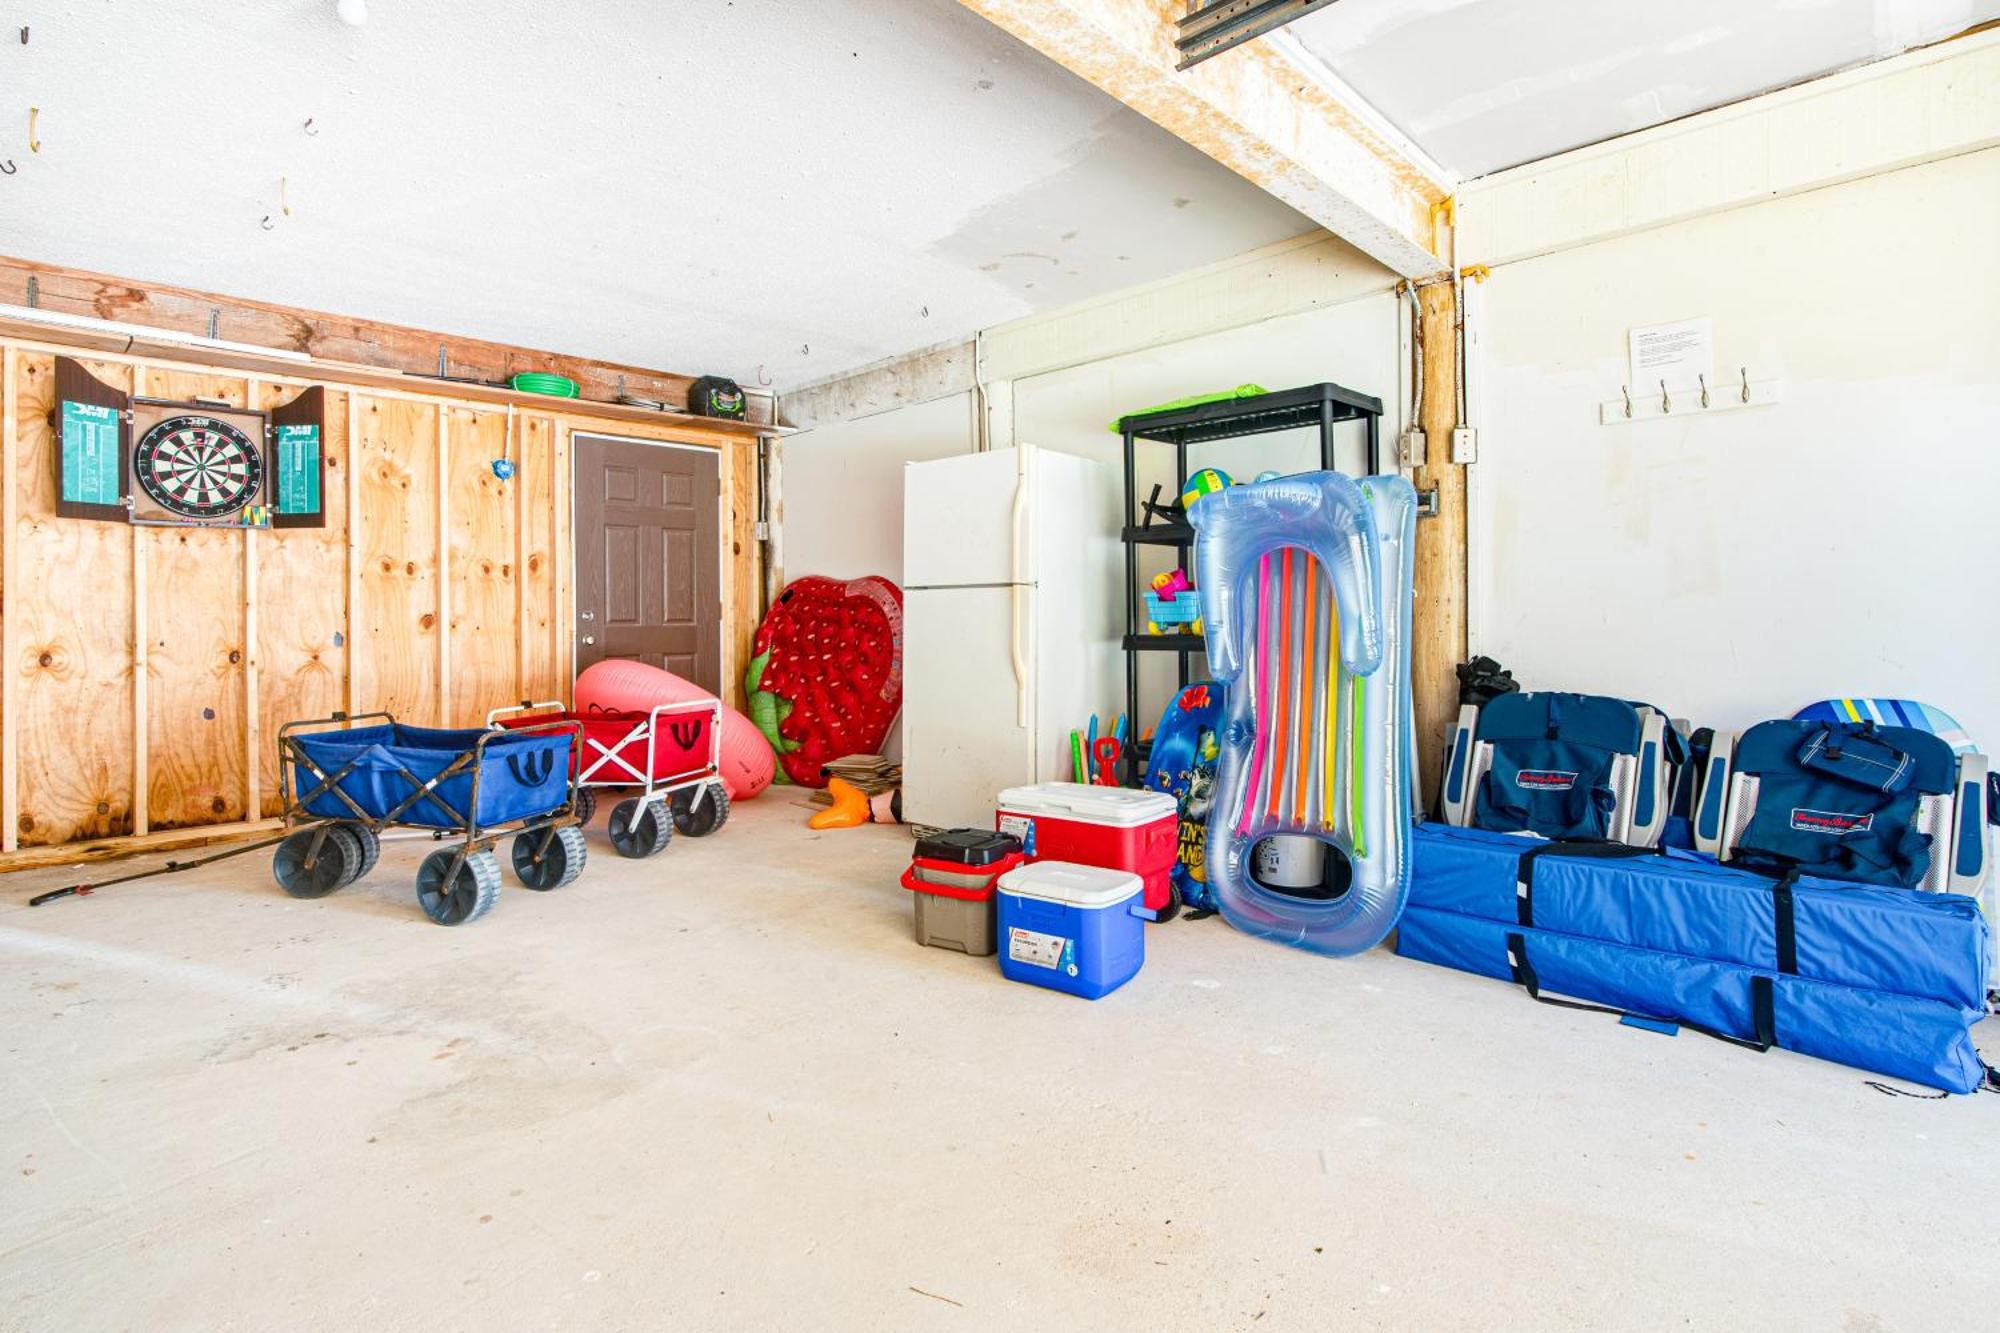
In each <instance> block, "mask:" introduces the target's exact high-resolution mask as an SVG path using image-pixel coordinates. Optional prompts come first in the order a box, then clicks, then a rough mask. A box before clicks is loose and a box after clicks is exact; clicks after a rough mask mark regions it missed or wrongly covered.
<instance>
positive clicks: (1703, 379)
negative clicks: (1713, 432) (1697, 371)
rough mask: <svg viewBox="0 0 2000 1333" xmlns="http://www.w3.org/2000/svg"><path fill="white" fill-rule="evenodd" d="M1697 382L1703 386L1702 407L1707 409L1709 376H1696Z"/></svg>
mask: <svg viewBox="0 0 2000 1333" xmlns="http://www.w3.org/2000/svg"><path fill="white" fill-rule="evenodd" d="M1695 381H1696V383H1698V384H1700V385H1701V405H1702V406H1703V407H1707V406H1708V376H1706V375H1696V376H1695Z"/></svg>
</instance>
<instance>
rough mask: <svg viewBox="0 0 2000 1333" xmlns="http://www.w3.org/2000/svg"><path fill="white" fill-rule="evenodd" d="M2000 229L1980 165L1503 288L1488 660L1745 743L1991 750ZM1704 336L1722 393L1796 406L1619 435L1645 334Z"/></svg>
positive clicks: (1491, 425) (1998, 508) (1493, 359)
mask: <svg viewBox="0 0 2000 1333" xmlns="http://www.w3.org/2000/svg"><path fill="white" fill-rule="evenodd" d="M1891 151H1892V150H1891ZM1708 165H1712V159H1711V160H1710V162H1709V163H1708ZM1654 167H1655V170H1656V172H1657V173H1671V172H1673V171H1674V170H1677V169H1684V170H1686V171H1688V172H1690V173H1698V172H1700V171H1702V170H1703V169H1704V163H1703V162H1701V161H1689V160H1683V163H1682V165H1681V166H1680V167H1676V166H1675V164H1674V163H1673V162H1671V161H1665V160H1657V159H1656V161H1655V163H1654ZM1605 178H1606V180H1607V181H1612V180H1615V179H1620V178H1621V177H1618V176H1617V175H1616V174H1615V173H1607V174H1606V177H1605ZM1672 184H1673V178H1672V176H1671V175H1670V174H1669V175H1668V176H1667V178H1666V179H1654V180H1652V181H1651V182H1650V183H1649V186H1648V188H1649V190H1651V191H1652V193H1654V194H1655V195H1663V193H1670V192H1671V187H1672ZM1606 188H1607V189H1610V188H1613V186H1611V185H1609V184H1607V186H1606ZM1480 206H1481V199H1480V196H1479V194H1478V193H1477V192H1473V193H1471V194H1469V195H1468V197H1467V199H1466V200H1465V201H1464V203H1463V205H1462V216H1463V217H1464V219H1465V223H1464V225H1465V232H1466V234H1467V235H1472V234H1474V233H1475V232H1476V229H1477V228H1478V227H1479V226H1480V219H1479V216H1478V210H1479V208H1480ZM1509 208H1510V209H1512V210H1515V211H1514V212H1512V213H1511V214H1510V216H1509V217H1508V218H1507V227H1508V228H1510V229H1512V230H1513V231H1519V230H1520V226H1521V222H1520V218H1519V216H1518V208H1519V200H1518V199H1515V200H1510V201H1509ZM1996 217H2000V150H1995V149H1987V150H1985V151H1979V152H1971V153H1963V154H1960V155H1957V156H1951V157H1948V158H1945V159H1944V160H1938V161H1933V162H1929V163H1927V164H1924V165H1918V166H1909V167H1903V168H1901V169H1896V170H1889V171H1886V172H1884V173H1883V174H1877V175H1872V176H1868V177H1866V178H1863V179H1857V180H1850V181H1847V182H1846V183H1840V184H1835V185H1831V186H1828V187H1825V188H1818V189H1812V190H1809V191H1806V192H1803V193H1796V194H1791V195H1788V196H1786V197H1783V198H1778V199H1774V200H1771V201H1769V202H1764V203H1758V204H1754V205H1750V206H1745V207H1737V208H1733V209H1729V210H1727V211H1722V212H1716V213H1711V214H1709V215H1707V216H1703V217H1699V218H1695V219H1692V220H1686V221H1679V222H1674V223H1672V224H1670V225H1665V226H1658V227H1654V228H1652V229H1649V230H1642V231H1638V232H1635V233H1631V234H1625V235H1617V236H1614V237H1613V238H1611V239H1606V240H1602V241H1598V242H1596V243H1590V244H1584V245H1582V246H1579V247H1577V248H1572V249H1565V250H1562V251H1559V252H1557V253H1552V254H1544V255H1541V256H1539V257H1535V258H1529V259H1524V260H1521V261H1519V262H1514V263H1507V264H1502V265H1499V266H1497V267H1496V268H1495V270H1494V273H1493V276H1492V279H1491V281H1490V282H1489V283H1488V284H1487V286H1486V288H1485V290H1484V292H1483V293H1482V295H1483V298H1484V307H1485V310H1484V318H1483V320H1482V322H1481V332H1482V344H1483V350H1482V352H1481V364H1480V367H1479V372H1480V378H1481V382H1482V391H1481V392H1480V394H1479V396H1478V399H1477V402H1476V404H1475V418H1476V422H1477V425H1478V426H1479V428H1480V432H1481V442H1480V458H1479V462H1478V464H1477V466H1476V468H1475V469H1474V490H1475V496H1474V505H1473V512H1472V524H1473V547H1472V580H1473V586H1472V641H1473V647H1474V650H1475V651H1477V652H1485V653H1490V654H1492V655H1493V656H1495V657H1498V658H1499V659H1500V660H1501V661H1503V662H1505V663H1506V664H1507V665H1508V666H1510V667H1511V668H1513V669H1514V671H1515V673H1516V675H1517V676H1519V677H1520V679H1521V680H1522V681H1523V683H1524V684H1526V685H1528V686H1530V687H1563V688H1574V689H1579V690H1586V691H1599V692H1607V693H1615V694H1622V695H1627V696H1631V697H1637V698H1643V699H1647V700H1649V701H1651V702H1653V703H1655V704H1658V705H1659V706H1660V707H1662V708H1665V709H1667V710H1668V711H1669V712H1672V713H1675V714H1677V715H1682V716H1688V717H1692V718H1693V719H1695V720H1696V721H1697V722H1698V723H1708V724H1713V725H1718V726H1727V727H1732V728H1740V727H1742V726H1745V725H1748V724H1750V723H1752V722H1755V721H1758V720H1760V719H1763V718H1766V717H1775V716H1783V715H1786V714H1789V713H1790V712H1792V711H1793V710H1794V709H1796V708H1797V707H1799V706H1800V705H1802V704H1804V703H1806V702H1808V701H1810V700H1813V699H1817V698H1821V697H1825V696H1836V695H1852V694H1867V695H1893V696H1904V697H1913V698H1918V699H1922V700H1925V701H1928V702H1931V703H1934V704H1936V705H1938V706H1940V707H1943V708H1945V709H1947V710H1948V711H1951V712H1953V713H1955V714H1957V715H1958V717H1959V718H1960V720H1961V721H1962V722H1964V723H1965V724H1966V725H1967V726H1968V727H1969V728H1970V729H1971V731H1972V733H1973V735H1974V737H1975V739H1977V740H1979V741H1980V742H1981V744H1982V745H1983V746H1985V747H1987V748H1989V749H1991V748H1993V747H1996V746H2000V667H1996V663H2000V610H1996V606H1997V605H2000V604H1996V602H1995V589H1996V588H2000V544H1996V541H1995V536H1994V518H1995V515H1996V512H2000V318H1997V317H1996V314H1995V312H1996V310H2000V269H1996V267H1995V266H1994V264H1993V262H1992V254H1993V240H1994V237H1995V235H1996V231H1995V228H1996V225H2000V224H1996V222H1995V218H1996ZM1479 257H1480V256H1479V255H1478V254H1477V253H1474V254H1470V255H1468V256H1467V258H1468V259H1477V258H1479ZM1700 315H1707V316H1711V317H1712V318H1713V320H1714V325H1715V339H1716V359H1717V364H1718V368H1719V371H1720V372H1721V373H1722V374H1723V375H1725V376H1727V375H1734V374H1736V371H1737V368H1738V367H1741V366H1747V367H1748V368H1749V372H1750V376H1751V378H1752V379H1753V380H1756V379H1763V378H1776V379H1779V380H1781V381H1782V387H1783V395H1784V401H1783V402H1782V403H1780V404H1778V405H1776V406H1771V407H1763V408H1755V409H1751V410H1745V411H1737V412H1732V413H1729V414H1726V415H1722V416H1716V417H1711V418H1698V417H1693V416H1676V417H1673V418H1669V419H1668V420H1666V421H1653V422H1641V423H1638V424H1620V425H1615V426H1600V425H1599V424H1598V421H1597V403H1598V402H1599V401H1600V400H1604V399H1616V398H1618V396H1619V390H1620V386H1621V385H1622V384H1624V383H1625V381H1626V379H1627V371H1626V334H1627V330H1628V329H1629V328H1630V327H1632V326H1634V325H1646V324H1654V323H1661V322H1666V321H1670V320H1676V319H1683V318H1689V317H1694V316H1700ZM1635 392H1637V390H1636V389H1635ZM1683 401H1684V400H1683Z"/></svg>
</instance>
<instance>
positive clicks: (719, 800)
mask: <svg viewBox="0 0 2000 1333" xmlns="http://www.w3.org/2000/svg"><path fill="white" fill-rule="evenodd" d="M549 709H555V710H558V711H556V712H554V713H550V712H548V711H546V710H549ZM561 709H562V704H561V703H540V704H536V703H523V704H521V705H519V706H518V707H514V708H496V709H494V710H493V711H492V712H490V713H488V714H487V715H486V725H487V726H489V727H502V728H506V729H508V730H513V729H517V728H521V727H535V726H542V725H545V724H547V723H550V722H555V721H564V722H577V723H581V724H582V726H583V736H582V738H581V740H580V741H579V742H578V744H576V745H575V746H573V747H571V749H570V771H571V772H572V773H574V774H575V775H576V786H577V793H576V814H577V819H578V821H579V822H581V823H584V824H588V823H589V822H590V820H591V816H592V815H594V814H596V812H597V792H598V790H599V789H601V788H604V787H637V788H638V789H639V791H638V794H637V795H635V796H631V797H628V798H626V799H625V800H623V801H620V802H619V803H618V805H617V806H616V807H615V808H614V809H613V810H612V811H611V825H610V828H611V845H612V846H613V847H614V848H616V849H617V851H618V854H619V855H620V856H630V857H644V856H651V855H653V854H654V853H655V852H657V851H659V850H660V849H661V848H663V847H665V846H666V845H667V842H668V840H669V839H671V838H672V837H673V835H674V833H675V831H676V830H678V831H679V832H681V833H684V834H686V835H687V836H688V837H690V838H700V837H705V836H706V835H708V834H710V833H713V832H715V831H716V830H717V829H719V828H721V827H722V826H723V824H725V823H727V822H728V820H729V791H728V788H727V787H726V786H725V785H724V784H723V781H722V778H721V776H720V768H721V759H722V701H721V700H720V699H693V700H689V701H688V702H686V703H678V704H661V705H659V706H658V707H656V708H653V709H651V710H649V711H648V712H644V713H608V712H603V711H601V710H588V711H585V712H580V713H570V712H562V711H560V710H561ZM669 810H671V812H672V815H671V822H670V821H669V815H668V812H669Z"/></svg>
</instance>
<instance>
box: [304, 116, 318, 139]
mask: <svg viewBox="0 0 2000 1333" xmlns="http://www.w3.org/2000/svg"><path fill="white" fill-rule="evenodd" d="M306 133H307V134H310V135H312V136H313V137H314V138H318V137H319V131H318V130H316V129H314V128H313V117H311V116H307V117H306Z"/></svg>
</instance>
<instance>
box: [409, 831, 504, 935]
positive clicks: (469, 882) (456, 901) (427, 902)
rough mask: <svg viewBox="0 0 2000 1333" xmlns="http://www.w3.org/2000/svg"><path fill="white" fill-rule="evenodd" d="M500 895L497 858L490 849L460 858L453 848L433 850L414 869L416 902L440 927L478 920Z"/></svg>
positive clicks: (498, 862)
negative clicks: (415, 875)
mask: <svg viewBox="0 0 2000 1333" xmlns="http://www.w3.org/2000/svg"><path fill="white" fill-rule="evenodd" d="M454 861H456V862H457V865H458V868H457V872H456V873H453V870H452V863H453V862H454ZM499 897H500V858H499V857H497V856H495V855H493V853H491V852H474V853H473V854H472V855H470V856H468V857H466V858H464V859H463V860H459V859H458V853H457V852H455V851H451V850H449V849H447V850H444V851H436V852H432V853H431V854H430V855H429V856H426V857H425V858H424V863H423V865H422V866H420V867H418V869H417V903H418V905H419V906H421V907H422V908H423V909H424V915H425V916H427V917H429V918H430V919H431V920H433V921H435V922H437V923H438V924H439V925H440V926H462V925H464V924H465V923H466V922H468V921H477V920H478V919H479V918H480V917H482V916H485V915H486V914H487V913H488V912H490V911H492V910H493V904H494V902H495V901H497V900H498V899H499Z"/></svg>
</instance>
